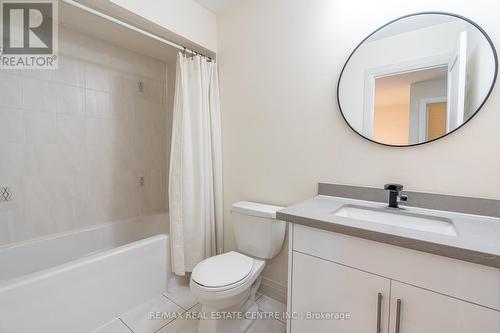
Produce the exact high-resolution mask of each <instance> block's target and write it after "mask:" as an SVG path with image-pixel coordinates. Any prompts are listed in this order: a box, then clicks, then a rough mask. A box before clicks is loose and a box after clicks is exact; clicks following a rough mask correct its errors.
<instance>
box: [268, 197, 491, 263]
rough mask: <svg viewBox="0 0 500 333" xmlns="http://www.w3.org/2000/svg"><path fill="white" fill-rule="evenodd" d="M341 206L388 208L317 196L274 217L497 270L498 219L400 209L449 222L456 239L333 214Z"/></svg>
mask: <svg viewBox="0 0 500 333" xmlns="http://www.w3.org/2000/svg"><path fill="white" fill-rule="evenodd" d="M344 205H356V206H363V207H367V208H376V209H388V210H392V209H391V208H386V207H387V205H386V204H384V203H380V202H373V201H363V200H355V199H347V198H340V197H332V196H325V195H318V196H316V197H314V198H311V199H309V200H305V201H302V202H299V203H297V204H294V205H292V206H290V207H287V208H285V209H283V210H281V211H279V212H278V213H277V215H276V216H277V218H278V219H280V220H284V221H287V222H292V223H297V224H301V225H304V226H309V227H314V228H318V229H322V230H327V231H332V232H336V233H341V234H345V235H349V236H354V237H359V238H364V239H368V240H373V241H377V242H381V243H386V244H391V245H396V246H401V247H405V248H409V249H413V250H418V251H423V252H427V253H431V254H436V255H441V256H445V257H449V258H453V259H459V260H464V261H468V262H472V263H476V264H480V265H486V266H491V267H496V268H500V218H495V217H487V216H479V215H470V214H462V213H454V212H447V211H439V210H431V209H423V208H416V207H402V211H403V212H407V213H410V214H424V215H429V216H435V217H442V218H447V219H451V220H452V222H453V224H454V226H455V228H456V231H457V235H456V236H448V235H443V234H437V233H433V232H427V231H419V230H414V229H409V228H406V227H400V226H393V225H386V224H381V223H374V222H370V221H364V220H358V219H354V218H347V217H341V216H336V215H334V212H335V211H337V210H338V209H340V208H341V207H342V206H344Z"/></svg>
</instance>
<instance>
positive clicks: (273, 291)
mask: <svg viewBox="0 0 500 333" xmlns="http://www.w3.org/2000/svg"><path fill="white" fill-rule="evenodd" d="M259 291H260V292H261V293H262V294H264V295H266V296H268V297H271V298H273V299H275V300H277V301H279V302H281V303H283V304H286V294H287V289H286V287H285V286H283V285H281V284H279V283H277V282H276V281H273V280H271V279H268V278H266V277H262V282H261V284H260V287H259Z"/></svg>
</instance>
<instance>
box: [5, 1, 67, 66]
mask: <svg viewBox="0 0 500 333" xmlns="http://www.w3.org/2000/svg"><path fill="white" fill-rule="evenodd" d="M56 1H57V0H30V1H23V0H17V1H15V0H0V5H1V6H0V7H1V16H0V18H1V21H2V22H1V29H2V38H1V42H2V47H1V55H0V68H4V69H6V68H11V69H56V68H57V46H58V40H57V39H58V38H57V30H58V29H57V28H58V24H57V23H58V21H57V2H56Z"/></svg>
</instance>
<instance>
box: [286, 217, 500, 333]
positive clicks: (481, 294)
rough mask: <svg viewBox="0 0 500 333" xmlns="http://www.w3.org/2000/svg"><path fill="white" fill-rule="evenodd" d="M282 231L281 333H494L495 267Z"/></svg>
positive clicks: (316, 232)
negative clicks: (284, 296) (285, 267)
mask: <svg viewBox="0 0 500 333" xmlns="http://www.w3.org/2000/svg"><path fill="white" fill-rule="evenodd" d="M289 232H290V235H289V236H290V237H289V242H290V244H289V283H288V285H289V286H290V288H289V291H288V311H289V312H290V314H292V315H293V316H295V317H293V318H291V319H290V320H289V321H288V330H287V332H291V333H305V332H315V333H322V332H325V333H326V332H328V333H335V332H339V333H340V332H341V333H350V332H352V333H365V332H366V333H370V332H374V333H376V332H378V333H471V332H481V333H499V332H500V270H499V269H496V268H492V267H485V266H481V265H476V264H471V263H467V262H463V261H460V260H454V259H450V258H445V257H441V256H437V255H431V254H427V253H423V252H420V251H414V250H410V249H406V248H401V247H397V246H393V245H387V244H383V243H379V242H374V241H369V240H364V239H360V238H356V237H351V236H346V235H342V234H338V233H334V232H329V231H324V230H320V229H315V228H311V227H305V226H301V225H295V224H291V227H290V228H289ZM398 304H399V306H398ZM308 313H309V314H311V313H312V314H317V315H319V314H320V313H323V314H331V313H340V314H342V313H349V318H348V319H324V320H308V318H304V316H307V314H308ZM309 316H311V315H309ZM398 325H399V326H398Z"/></svg>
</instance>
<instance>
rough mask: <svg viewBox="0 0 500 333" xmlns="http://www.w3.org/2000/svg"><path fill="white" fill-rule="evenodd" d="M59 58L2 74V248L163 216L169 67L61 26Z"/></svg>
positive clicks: (168, 136) (167, 150) (0, 168)
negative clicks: (9, 196)
mask: <svg viewBox="0 0 500 333" xmlns="http://www.w3.org/2000/svg"><path fill="white" fill-rule="evenodd" d="M59 56H60V58H59V69H58V70H56V71H50V70H43V71H39V70H38V71H37V70H18V71H8V70H2V71H0V186H8V187H10V189H11V191H12V193H13V200H12V201H10V202H7V203H2V202H0V245H2V244H6V243H11V242H17V241H21V240H25V239H30V238H34V237H39V236H43V235H49V234H54V233H58V232H62V231H66V230H71V229H78V228H82V227H85V226H89V225H94V224H99V223H102V222H108V221H115V220H122V219H126V218H130V217H135V216H144V215H149V214H154V213H161V212H165V211H166V210H167V197H166V196H167V190H166V185H167V156H168V155H169V151H170V143H169V139H170V124H171V121H170V114H171V104H172V99H171V97H172V96H171V95H172V93H171V91H173V86H171V87H170V89H169V91H170V93H169V96H170V99H168V100H169V101H170V103H167V95H166V76H165V75H166V65H165V64H164V63H162V62H160V61H158V60H155V59H153V58H149V57H146V56H143V55H139V54H136V53H133V52H130V51H128V50H126V49H123V48H121V47H115V46H113V45H110V44H109V43H107V42H103V41H100V40H98V39H94V38H89V37H88V36H86V35H83V34H80V33H75V32H73V31H71V30H67V29H64V28H61V29H60V49H59ZM169 76H172V74H170V75H169ZM139 82H143V84H144V91H143V92H139V90H138V83H139ZM169 83H170V82H169ZM140 176H144V177H145V186H144V187H140V186H139V177H140Z"/></svg>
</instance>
